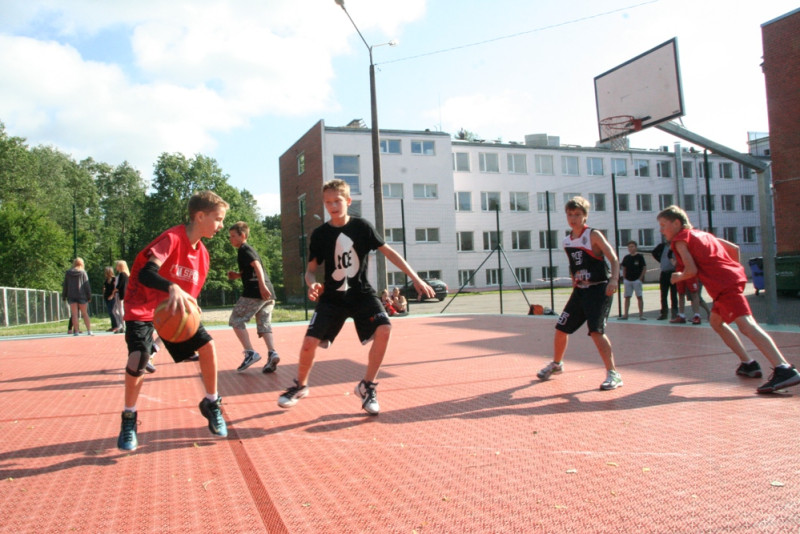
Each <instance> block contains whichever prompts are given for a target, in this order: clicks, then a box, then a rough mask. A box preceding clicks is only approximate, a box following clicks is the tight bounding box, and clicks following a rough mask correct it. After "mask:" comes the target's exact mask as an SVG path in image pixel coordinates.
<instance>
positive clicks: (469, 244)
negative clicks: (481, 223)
mask: <svg viewBox="0 0 800 534" xmlns="http://www.w3.org/2000/svg"><path fill="white" fill-rule="evenodd" d="M456 247H457V249H458V251H459V252H468V251H470V250H475V240H474V238H473V234H472V232H456Z"/></svg>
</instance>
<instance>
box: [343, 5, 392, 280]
mask: <svg viewBox="0 0 800 534" xmlns="http://www.w3.org/2000/svg"><path fill="white" fill-rule="evenodd" d="M334 1H335V2H336V4H337V5H338V6H339V7H341V8H342V11H344V13H345V15H347V18H348V19H350V22H351V23H352V24H353V27H354V28H355V29H356V32H357V33H358V36H359V37H361V40H362V41H363V42H364V46H366V47H367V50H368V51H369V97H370V108H371V113H372V125H371V129H372V188H373V194H374V197H375V230H377V232H378V235H380V236H381V237H383V236H385V233H384V224H383V180H382V178H381V148H380V136H379V133H378V99H377V96H376V92H375V64H374V63H373V62H372V49H373V48H375V47H376V46H383V45H389V46H396V45H397V41H395V40H392V41H389V42H388V43H381V44H378V45H372V46H370V44H369V43H367V40H366V39H364V36H363V35H361V30H359V29H358V26H356V23H355V21H353V17H351V16H350V13H348V11H347V8H345V7H344V0H334ZM375 263H376V265H375V266H376V268H377V275H378V284H377V286H378V287H377V290H378V292H380V291H383V290H384V289H386V258H385V257H384V256H383V255H382V254H380V253H377V254H376V255H375Z"/></svg>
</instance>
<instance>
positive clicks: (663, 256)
mask: <svg viewBox="0 0 800 534" xmlns="http://www.w3.org/2000/svg"><path fill="white" fill-rule="evenodd" d="M652 254H653V257H654V258H655V259H656V261H657V262H658V263H659V266H660V267H661V274H660V275H659V278H658V286H659V289H660V290H661V314H660V315H659V316H658V320H659V321H663V320H665V319H667V318H668V317H669V313H670V307H669V306H668V305H667V297H669V304H670V305H671V306H672V318H673V319H674V318H675V317H677V316H678V288H677V287H676V286H675V284H673V283H672V282H671V281H670V278H671V277H672V273H674V272H675V265H674V264H673V263H672V251H671V250H670V248H669V245H668V244H665V243H663V242H662V243H659V244H658V245H656V248H654V249H653V253H652Z"/></svg>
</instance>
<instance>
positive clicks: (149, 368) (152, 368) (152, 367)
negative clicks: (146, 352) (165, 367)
mask: <svg viewBox="0 0 800 534" xmlns="http://www.w3.org/2000/svg"><path fill="white" fill-rule="evenodd" d="M144 370H145V371H147V372H148V373H151V374H152V373H155V372H156V366H155V365H153V357H152V356H150V359H149V360H148V361H147V365H145V366H144Z"/></svg>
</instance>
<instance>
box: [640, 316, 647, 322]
mask: <svg viewBox="0 0 800 534" xmlns="http://www.w3.org/2000/svg"><path fill="white" fill-rule="evenodd" d="M639 320H640V321H646V320H647V317H645V316H644V315H640V316H639Z"/></svg>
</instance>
